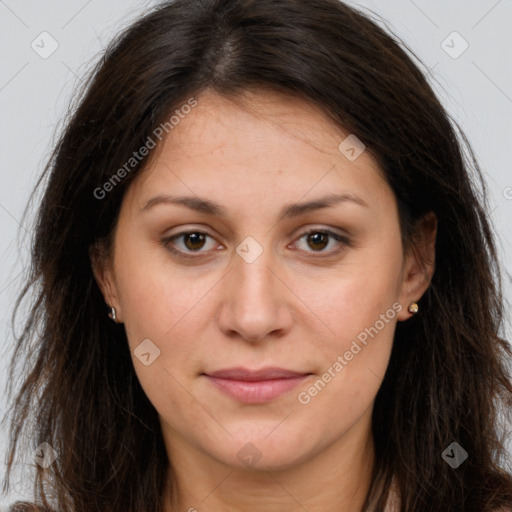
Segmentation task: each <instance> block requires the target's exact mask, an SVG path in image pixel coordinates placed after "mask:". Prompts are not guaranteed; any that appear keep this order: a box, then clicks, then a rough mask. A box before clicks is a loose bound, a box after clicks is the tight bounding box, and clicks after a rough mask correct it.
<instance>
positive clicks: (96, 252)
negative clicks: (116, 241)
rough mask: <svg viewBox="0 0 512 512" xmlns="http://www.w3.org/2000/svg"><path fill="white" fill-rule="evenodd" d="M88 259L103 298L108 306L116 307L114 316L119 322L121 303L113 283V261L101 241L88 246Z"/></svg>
mask: <svg viewBox="0 0 512 512" xmlns="http://www.w3.org/2000/svg"><path fill="white" fill-rule="evenodd" d="M89 259H90V261H91V268H92V272H93V275H94V279H95V280H96V283H97V284H98V287H99V289H100V291H101V294H102V295H103V300H104V301H105V303H106V304H107V306H108V307H114V308H116V317H117V319H118V321H119V322H120V323H121V305H120V303H119V298H118V293H117V287H116V284H115V278H114V269H113V261H112V258H111V255H110V254H109V253H108V251H107V250H106V246H105V243H104V242H103V241H97V242H95V243H94V244H93V245H91V246H90V247H89Z"/></svg>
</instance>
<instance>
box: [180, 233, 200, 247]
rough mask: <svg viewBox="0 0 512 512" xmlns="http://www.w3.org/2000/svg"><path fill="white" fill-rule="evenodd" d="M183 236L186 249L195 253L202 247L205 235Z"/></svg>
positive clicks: (188, 234)
mask: <svg viewBox="0 0 512 512" xmlns="http://www.w3.org/2000/svg"><path fill="white" fill-rule="evenodd" d="M183 236H184V238H183V240H184V244H185V246H186V247H187V249H190V250H191V251H197V250H198V249H201V248H202V247H203V245H204V241H205V233H197V232H193V233H185V234H184V235H183Z"/></svg>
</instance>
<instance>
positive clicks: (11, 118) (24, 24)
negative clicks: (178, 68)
mask: <svg viewBox="0 0 512 512" xmlns="http://www.w3.org/2000/svg"><path fill="white" fill-rule="evenodd" d="M156 3H158V2H151V1H143V0H139V1H134V0H128V1H126V0H125V1H122V0H103V1H100V0H89V1H87V0H67V1H64V0H46V1H45V2H38V1H36V0H0V43H1V44H0V51H1V54H2V60H1V62H2V66H1V68H0V111H1V120H2V121H1V125H0V130H1V131H0V150H1V153H0V155H1V160H0V162H1V163H0V180H1V187H0V229H1V235H2V236H1V237H0V254H1V258H2V265H1V266H0V319H1V322H2V328H3V331H2V336H1V338H0V354H1V357H0V386H1V391H0V393H3V389H4V386H5V383H6V380H5V379H6V369H7V365H8V362H9V357H10V351H11V348H12V345H13V336H12V332H11V325H10V319H11V314H12V309H13V304H14V301H15V298H16V295H17V293H18V292H19V290H20V286H21V280H20V279H21V275H20V273H21V272H23V270H24V269H25V268H26V265H27V261H28V260H27V257H28V256H27V248H28V244H29V240H30V234H31V224H30V223H25V224H24V225H22V224H21V218H22V213H23V210H24V207H25V205H26V203H27V200H28V197H29V194H30V192H31V191H32V188H33V186H34V184H35V182H36V178H37V177H38V176H39V174H40V173H41V171H42V169H43V166H44V163H45V161H46V159H47V157H48V155H49V152H50V150H51V148H52V143H53V141H54V138H55V134H56V130H57V129H58V126H59V121H61V120H62V118H63V115H64V114H65V112H66V109H67V106H68V104H69V101H70V98H71V96H72V94H73V92H74V90H75V89H76V87H77V85H79V84H80V83H81V81H82V80H83V78H84V77H85V76H86V73H87V70H88V69H90V67H91V65H92V64H93V63H95V62H96V61H97V59H98V58H99V56H100V54H101V52H102V50H103V49H104V48H105V46H106V45H107V43H108V42H109V41H110V40H111V38H112V37H113V36H114V34H116V33H117V32H118V31H119V30H120V29H121V28H123V27H125V26H126V25H128V24H129V23H130V22H131V21H132V20H134V19H135V18H136V17H137V16H138V15H140V13H141V12H142V11H144V10H145V9H147V8H149V7H151V6H152V5H155V4H156ZM347 3H350V4H352V5H354V6H357V7H358V8H360V9H361V10H363V11H366V12H368V11H367V9H371V10H372V11H373V12H374V13H376V14H378V15H380V16H382V17H383V18H384V20H385V21H379V23H380V24H382V25H383V26H384V27H385V28H386V27H387V28H389V29H391V30H392V31H393V32H394V33H395V34H396V35H397V36H398V37H400V38H401V39H402V40H403V41H404V42H405V44H407V45H408V46H409V48H410V49H411V50H412V51H413V52H414V53H415V54H416V55H417V56H418V57H419V58H420V59H421V60H422V61H423V63H424V65H425V66H426V68H425V69H427V68H428V69H429V70H431V76H432V79H431V83H432V85H433V87H434V89H435V90H436V92H437V93H438V95H439V97H440V98H441V101H442V102H443V104H444V105H445V106H446V108H447V110H448V111H449V113H450V114H451V116H452V117H453V118H454V119H455V120H456V121H457V122H458V123H459V124H460V125H461V126H462V128H463V130H464V132H465V133H466V135H467V136H468V138H469V141H470V143H471V145H472V148H473V149H474V151H475V153H476V156H477V158H478V160H479V163H480V164H481V167H482V169H483V170H484V172H485V178H486V183H487V186H488V190H489V199H490V210H491V211H492V218H493V220H494V223H495V226H496V232H497V233H498V235H499V244H500V252H501V259H502V265H503V269H504V271H505V272H506V271H507V269H509V268H510V267H511V263H512V247H511V241H512V225H511V223H510V222H509V220H510V219H512V173H511V171H510V169H511V167H510V166H511V161H512V150H511V146H512V71H511V60H510V53H511V50H512V37H511V33H510V25H511V21H512V2H511V1H509V0H452V1H451V2H444V1H442V0H429V1H427V0H414V1H413V0H386V1H384V0H376V1H370V0H361V1H356V0H354V1H350V2H347ZM505 278H506V279H505V298H506V299H507V301H508V302H511V301H510V298H511V296H512V281H511V279H510V277H509V275H508V273H506V274H505ZM511 331H512V329H511V322H510V319H507V323H506V325H505V329H504V332H503V333H502V334H503V335H504V336H506V337H507V339H509V340H510V339H511V336H510V333H511ZM468 378H472V376H468ZM7 405H8V404H7V403H6V400H5V396H4V395H3V394H0V416H3V415H4V411H5V410H6V408H7ZM7 434H8V433H7V432H5V431H0V452H1V453H2V454H6V450H7ZM28 443H29V444H30V440H28ZM511 445H512V443H511ZM33 448H35V446H34V447H33ZM511 453H512V451H511ZM4 458H5V457H4ZM24 464H33V461H31V460H30V456H27V457H24V458H23V459H22V461H20V463H19V467H20V468H22V467H23V465H24ZM3 471H4V461H3V460H2V462H1V463H0V478H3ZM29 490H30V485H29V482H27V481H26V479H20V482H19V483H18V484H16V485H15V487H14V489H13V490H12V491H11V493H10V495H9V496H8V497H6V498H4V499H5V502H9V501H13V500H14V499H18V498H19V497H22V495H27V493H28V492H29ZM0 501H1V500H0Z"/></svg>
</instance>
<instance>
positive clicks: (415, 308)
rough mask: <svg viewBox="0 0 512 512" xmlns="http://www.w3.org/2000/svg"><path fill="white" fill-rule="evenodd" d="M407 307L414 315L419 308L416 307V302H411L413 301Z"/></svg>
mask: <svg viewBox="0 0 512 512" xmlns="http://www.w3.org/2000/svg"><path fill="white" fill-rule="evenodd" d="M408 309H409V313H412V314H413V315H414V314H415V313H417V312H418V309H419V308H418V304H417V303H416V302H413V303H412V304H411V305H410V306H409V308H408Z"/></svg>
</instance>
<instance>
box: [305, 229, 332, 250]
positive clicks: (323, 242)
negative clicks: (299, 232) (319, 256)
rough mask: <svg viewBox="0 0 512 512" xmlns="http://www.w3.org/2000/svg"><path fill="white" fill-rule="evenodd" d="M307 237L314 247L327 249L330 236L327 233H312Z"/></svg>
mask: <svg viewBox="0 0 512 512" xmlns="http://www.w3.org/2000/svg"><path fill="white" fill-rule="evenodd" d="M307 237H308V238H307V240H308V243H309V244H310V245H309V246H310V247H311V248H312V249H320V250H322V249H325V247H326V246H327V245H328V243H329V236H328V235H327V234H326V233H321V232H318V233H312V234H310V235H307Z"/></svg>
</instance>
